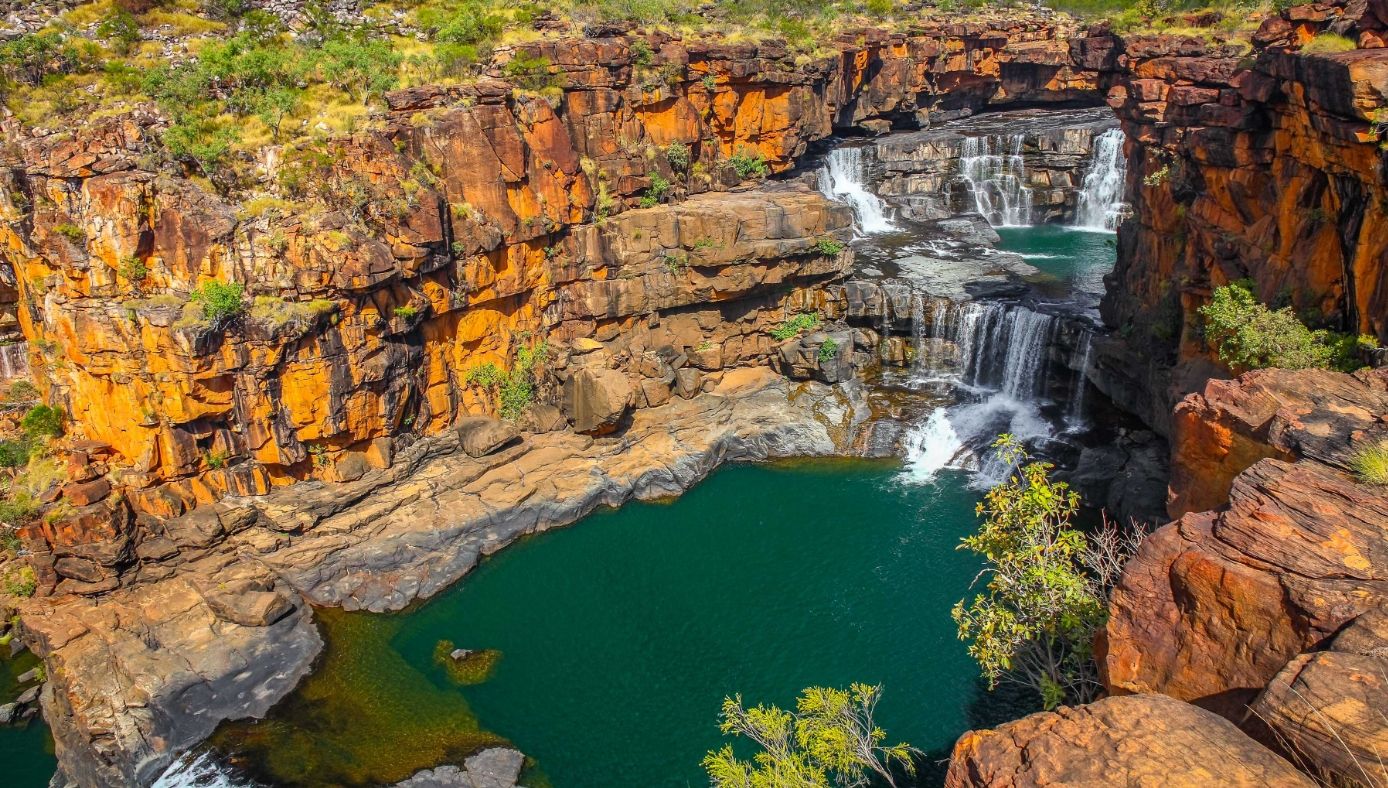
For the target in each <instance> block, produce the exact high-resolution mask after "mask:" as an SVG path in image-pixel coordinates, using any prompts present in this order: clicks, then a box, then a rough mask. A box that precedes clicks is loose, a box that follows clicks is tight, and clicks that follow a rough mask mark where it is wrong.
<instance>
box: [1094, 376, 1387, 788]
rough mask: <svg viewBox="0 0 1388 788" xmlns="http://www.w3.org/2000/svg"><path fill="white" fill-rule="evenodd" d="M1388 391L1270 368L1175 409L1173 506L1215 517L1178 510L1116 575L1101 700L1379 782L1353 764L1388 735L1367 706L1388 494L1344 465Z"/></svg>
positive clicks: (1372, 700)
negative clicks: (1155, 711)
mask: <svg viewBox="0 0 1388 788" xmlns="http://www.w3.org/2000/svg"><path fill="white" fill-rule="evenodd" d="M1385 383H1388V371H1384V370H1375V371H1372V372H1369V371H1364V372H1360V373H1357V374H1356V375H1353V376H1351V375H1345V374H1343V373H1334V372H1325V371H1319V370H1303V371H1295V372H1293V371H1286V370H1266V371H1262V372H1254V373H1249V374H1246V375H1243V376H1242V377H1240V378H1239V379H1237V380H1234V381H1218V382H1211V383H1210V384H1209V386H1208V387H1207V388H1206V390H1205V392H1204V394H1193V395H1191V396H1190V397H1188V398H1187V399H1186V400H1185V401H1184V402H1183V403H1182V405H1181V407H1180V408H1179V409H1178V412H1177V425H1178V427H1177V430H1176V433H1175V435H1176V441H1175V443H1174V445H1173V450H1172V456H1173V475H1172V484H1171V498H1170V500H1171V505H1172V508H1173V513H1178V511H1181V510H1185V509H1189V508H1191V507H1193V506H1195V505H1199V504H1201V503H1205V504H1206V505H1214V506H1220V508H1219V510H1217V511H1203V512H1185V513H1183V514H1181V517H1180V519H1178V520H1177V521H1176V522H1174V523H1172V524H1170V525H1167V526H1165V527H1163V528H1161V529H1160V530H1158V531H1156V532H1155V533H1154V534H1153V535H1152V536H1150V537H1148V538H1147V540H1146V541H1145V542H1144V543H1143V544H1142V547H1141V549H1140V550H1139V551H1138V553H1137V555H1136V556H1134V558H1133V559H1132V561H1131V562H1130V563H1129V565H1128V566H1127V567H1126V568H1125V570H1124V572H1123V576H1122V579H1121V581H1120V582H1119V585H1118V587H1117V588H1116V589H1115V591H1114V593H1113V596H1112V602H1111V607H1110V617H1109V621H1108V624H1107V627H1106V629H1105V630H1104V631H1103V632H1102V633H1101V637H1100V638H1099V643H1098V649H1097V652H1098V657H1099V660H1100V667H1101V673H1102V676H1103V679H1104V681H1105V683H1106V685H1107V687H1108V689H1109V691H1110V692H1112V693H1120V694H1121V693H1129V692H1135V693H1144V692H1161V693H1164V694H1167V695H1170V696H1173V697H1176V698H1180V699H1183V700H1188V701H1190V702H1192V703H1195V704H1198V705H1200V706H1203V707H1205V708H1207V709H1210V710H1213V711H1216V712H1218V713H1220V714H1222V715H1224V716H1226V717H1228V718H1229V719H1231V720H1233V721H1235V722H1237V723H1239V724H1241V725H1243V726H1244V727H1245V728H1246V729H1247V730H1249V731H1250V732H1251V733H1253V734H1255V735H1257V736H1258V737H1259V738H1260V739H1261V740H1263V741H1264V742H1265V743H1267V744H1269V745H1272V746H1276V747H1279V748H1282V749H1284V750H1285V751H1286V752H1288V753H1289V754H1290V755H1291V756H1293V757H1294V759H1295V760H1296V761H1297V763H1298V764H1300V765H1303V766H1304V767H1305V768H1306V769H1307V770H1308V771H1310V772H1312V773H1315V774H1321V773H1324V774H1329V775H1334V776H1336V777H1337V778H1341V779H1346V780H1351V781H1356V780H1357V781H1364V782H1366V783H1368V784H1372V783H1373V782H1374V781H1375V780H1377V779H1381V778H1380V777H1372V779H1367V780H1366V779H1365V774H1364V773H1361V772H1359V771H1357V770H1358V769H1360V768H1366V769H1377V768H1381V765H1380V764H1379V763H1378V761H1377V760H1375V759H1369V761H1368V762H1367V765H1364V764H1363V763H1357V762H1359V761H1361V758H1360V756H1361V755H1363V754H1365V753H1369V752H1371V751H1372V748H1373V747H1376V746H1380V745H1381V743H1382V741H1383V740H1384V737H1385V736H1388V720H1385V719H1384V718H1383V716H1382V715H1381V714H1379V713H1377V712H1376V711H1372V710H1373V709H1376V708H1378V707H1379V705H1380V704H1381V700H1382V692H1383V688H1382V687H1383V682H1382V678H1381V675H1382V670H1383V667H1384V666H1383V665H1382V664H1381V663H1382V654H1383V653H1384V652H1383V649H1384V648H1385V647H1388V641H1384V640H1383V635H1384V629H1383V623H1382V617H1383V614H1382V610H1383V608H1384V606H1385V604H1388V570H1385V568H1386V567H1388V489H1385V488H1383V487H1381V486H1375V485H1370V484H1365V483H1360V482H1359V481H1357V480H1356V479H1355V478H1354V477H1353V476H1352V475H1351V474H1349V473H1347V472H1346V468H1347V466H1348V458H1349V457H1350V456H1351V455H1352V454H1353V452H1354V451H1355V450H1356V449H1357V448H1358V447H1361V446H1365V445H1372V444H1375V443H1377V442H1378V441H1380V440H1383V438H1384V436H1385V435H1388V400H1385V399H1384V392H1385ZM1231 478H1232V482H1230V481H1228V480H1229V479H1231ZM1226 485H1227V492H1224V490H1225V488H1226ZM1337 736H1338V737H1339V738H1336V737H1337Z"/></svg>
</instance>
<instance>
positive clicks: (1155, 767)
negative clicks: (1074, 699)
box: [945, 695, 1315, 788]
mask: <svg viewBox="0 0 1388 788" xmlns="http://www.w3.org/2000/svg"><path fill="white" fill-rule="evenodd" d="M1023 785H1056V786H1075V787H1076V788H1078V787H1079V786H1092V788H1101V786H1102V787H1105V788H1106V787H1107V786H1113V785H1163V786H1189V787H1190V788H1204V787H1205V786H1211V785H1221V786H1247V788H1263V786H1283V787H1285V788H1291V787H1292V786H1298V787H1300V786H1307V787H1308V788H1309V786H1313V785H1315V783H1314V782H1313V781H1312V780H1311V779H1310V778H1308V777H1306V776H1305V775H1303V774H1301V773H1300V772H1298V771H1297V770H1296V769H1294V768H1293V767H1292V765H1291V764H1290V763H1287V762H1286V761H1285V760H1283V759H1281V758H1279V757H1278V756H1277V755H1275V754H1274V753H1273V752H1272V751H1270V750H1268V749H1266V748H1264V747H1263V746H1262V745H1260V744H1258V743H1257V742H1255V741H1254V740H1253V739H1251V738H1249V737H1248V736H1246V735H1245V734H1243V733H1242V732H1240V731H1239V729H1238V728H1236V727H1234V726H1233V725H1232V724H1231V723H1229V722H1228V721H1227V720H1224V719H1221V718H1220V717H1218V716H1216V715H1214V714H1211V713H1209V712H1207V711H1204V710H1203V709H1200V708H1197V707H1195V706H1192V705H1190V704H1187V703H1182V702H1180V701H1177V700H1173V699H1171V698H1168V697H1166V696H1164V695H1134V696H1126V697H1117V698H1106V699H1104V700H1101V701H1098V702H1096V703H1091V704H1089V705H1087V706H1077V707H1069V706H1062V707H1060V708H1059V709H1057V710H1056V711H1054V712H1041V713H1039V714H1033V715H1031V716H1029V717H1023V718H1022V719H1020V720H1016V721H1015V722H1009V723H1007V724H1005V725H1001V726H999V727H997V728H995V729H993V730H985V731H970V732H968V733H965V734H964V735H963V736H961V737H959V741H957V742H956V743H955V745H954V753H953V755H952V756H951V758H950V765H949V772H948V774H947V775H946V777H945V786H946V788H970V787H971V786H974V787H976V788H987V787H990V786H1023Z"/></svg>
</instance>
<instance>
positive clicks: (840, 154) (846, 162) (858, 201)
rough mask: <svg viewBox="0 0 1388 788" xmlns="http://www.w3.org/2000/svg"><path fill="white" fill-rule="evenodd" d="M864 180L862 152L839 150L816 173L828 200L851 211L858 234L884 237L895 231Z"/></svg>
mask: <svg viewBox="0 0 1388 788" xmlns="http://www.w3.org/2000/svg"><path fill="white" fill-rule="evenodd" d="M866 180H867V167H866V162H864V161H863V149H862V148H858V147H840V148H835V149H834V150H832V151H830V152H829V157H828V158H827V159H825V161H824V167H823V168H822V169H821V170H820V172H819V190H820V191H821V192H823V194H824V196H825V197H827V198H829V199H831V200H842V201H843V202H846V203H848V205H849V206H850V207H851V208H852V209H853V217H854V219H855V220H856V221H857V225H858V231H859V232H863V233H884V232H888V231H891V230H895V229H896V225H894V224H892V222H891V220H890V219H888V218H887V207H886V205H885V204H884V203H883V202H882V200H881V199H880V198H879V197H878V196H877V195H875V194H873V193H872V192H870V191H868V189H867V186H866V185H864V184H865V182H866Z"/></svg>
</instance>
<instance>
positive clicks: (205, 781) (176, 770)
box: [150, 751, 248, 788]
mask: <svg viewBox="0 0 1388 788" xmlns="http://www.w3.org/2000/svg"><path fill="white" fill-rule="evenodd" d="M247 785H248V783H246V782H244V781H242V780H240V779H237V778H234V777H232V776H231V775H230V774H229V773H228V772H227V771H226V769H225V768H224V767H222V766H221V765H220V764H218V763H217V761H216V760H215V759H213V757H212V755H211V754H210V753H207V752H205V751H204V752H199V753H193V752H186V753H184V754H183V755H182V756H180V757H179V758H178V760H176V761H174V762H173V763H172V764H170V765H169V768H167V769H165V770H164V773H163V774H161V775H159V776H158V777H157V778H155V780H154V782H153V783H152V784H151V786H150V788H243V787H244V786H247Z"/></svg>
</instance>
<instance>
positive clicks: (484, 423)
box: [457, 416, 520, 457]
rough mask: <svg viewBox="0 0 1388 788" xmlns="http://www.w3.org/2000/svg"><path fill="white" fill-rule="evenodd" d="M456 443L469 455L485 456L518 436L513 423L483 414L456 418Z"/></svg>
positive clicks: (518, 433)
mask: <svg viewBox="0 0 1388 788" xmlns="http://www.w3.org/2000/svg"><path fill="white" fill-rule="evenodd" d="M457 431H458V445H459V446H461V447H462V449H463V451H465V452H467V455H468V456H469V457H485V456H487V455H488V454H491V453H492V452H494V451H496V450H498V449H500V448H502V447H503V446H506V445H507V444H509V443H511V442H512V441H514V440H516V439H517V438H519V437H520V431H519V430H518V429H516V427H515V425H513V424H509V423H507V422H504V421H501V420H500V419H491V418H487V417H485V416H469V417H466V418H462V419H459V420H458V425H457Z"/></svg>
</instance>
